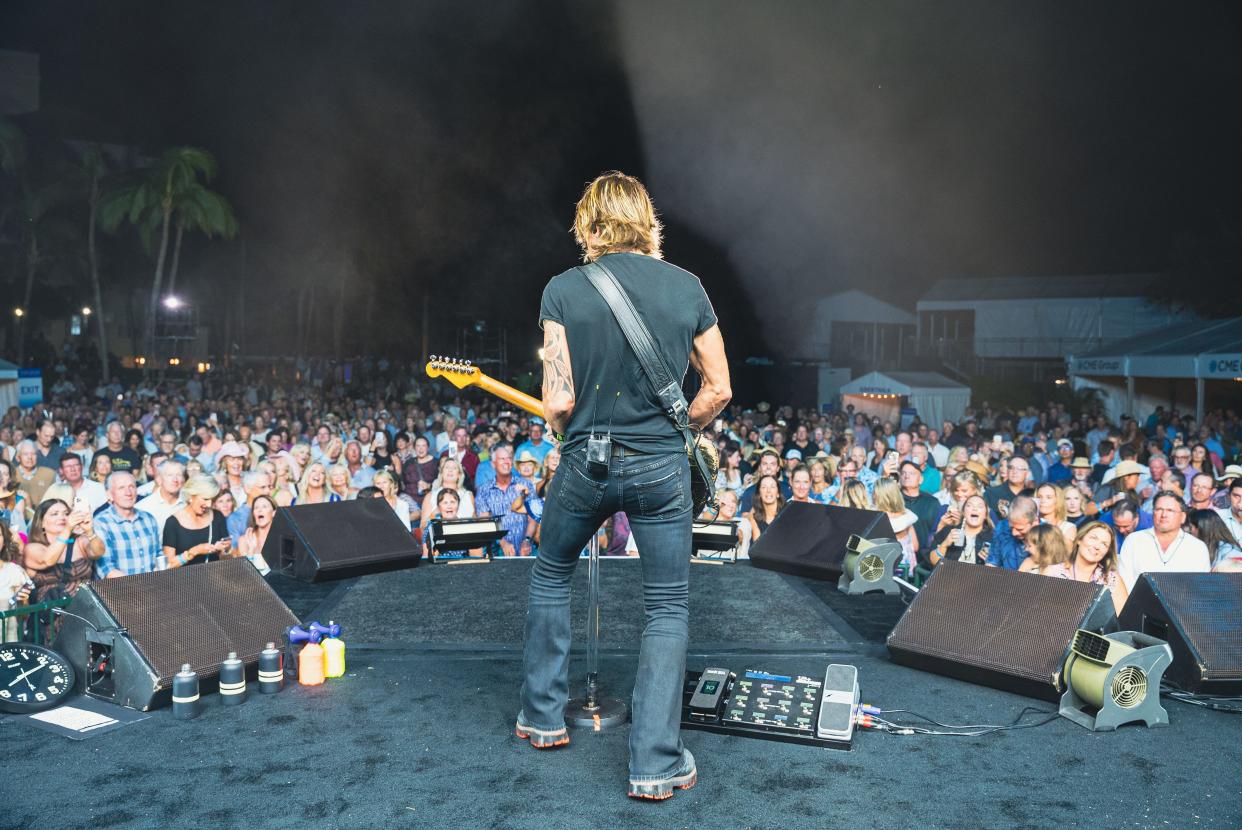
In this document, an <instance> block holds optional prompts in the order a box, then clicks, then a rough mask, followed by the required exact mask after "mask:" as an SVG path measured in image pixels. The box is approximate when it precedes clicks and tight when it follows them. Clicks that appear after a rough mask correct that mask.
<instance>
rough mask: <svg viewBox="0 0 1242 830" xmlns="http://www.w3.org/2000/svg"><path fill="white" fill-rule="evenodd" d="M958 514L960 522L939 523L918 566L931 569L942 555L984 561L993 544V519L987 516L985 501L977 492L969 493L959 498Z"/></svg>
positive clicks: (959, 560) (920, 557)
mask: <svg viewBox="0 0 1242 830" xmlns="http://www.w3.org/2000/svg"><path fill="white" fill-rule="evenodd" d="M961 517H962V518H961V521H960V523H958V524H956V525H942V526H941V528H940V530H938V531H936V536H935V538H934V539H933V540H932V546H931V547H930V548H929V549H928V550H927V553H926V555H923V554H922V553H921V552H920V555H919V566H920V567H922V568H925V569H927V570H931V569H932V568H934V567H935V566H936V565H938V564H940V560H941V559H952V560H954V561H957V562H967V563H971V564H980V565H982V564H984V563H986V562H987V558H988V550H989V548H990V547H991V544H992V521H991V519H990V518H989V517H988V504H987V501H986V500H985V499H984V498H983V496H980V495H978V494H975V495H971V496H968V497H967V498H966V500H965V501H963V502H962V508H961Z"/></svg>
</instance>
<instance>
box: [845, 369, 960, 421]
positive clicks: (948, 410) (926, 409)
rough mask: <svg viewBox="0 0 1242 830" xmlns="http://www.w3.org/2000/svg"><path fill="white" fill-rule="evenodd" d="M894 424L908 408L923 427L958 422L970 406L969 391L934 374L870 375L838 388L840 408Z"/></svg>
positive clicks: (952, 381)
mask: <svg viewBox="0 0 1242 830" xmlns="http://www.w3.org/2000/svg"><path fill="white" fill-rule="evenodd" d="M849 404H853V405H854V411H855V412H863V413H865V414H867V415H878V416H879V417H881V418H883V419H885V420H891V421H893V422H894V423H897V421H898V419H899V417H900V415H901V409H902V407H910V408H912V409H914V410H916V411H917V412H918V416H919V418H920V419H922V421H923V422H924V423H926V424H933V425H935V426H939V425H940V422H941V421H960V420H961V418H962V416H963V415H964V414H965V413H966V407H968V406H970V387H969V386H963V385H962V384H960V383H958V382H957V381H955V380H953V379H951V378H947V377H945V376H944V375H941V374H938V373H936V372H870V373H868V374H866V375H863V376H862V377H860V378H855V379H854V380H852V381H850V382H849V383H847V384H845V385H844V386H842V387H841V406H842V407H845V406H847V405H849Z"/></svg>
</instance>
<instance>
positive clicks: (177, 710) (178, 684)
mask: <svg viewBox="0 0 1242 830" xmlns="http://www.w3.org/2000/svg"><path fill="white" fill-rule="evenodd" d="M172 705H173V717H174V718H176V719H177V720H192V719H194V718H197V717H198V716H199V714H200V713H201V712H202V704H201V702H200V701H199V699H198V673H197V672H195V671H194V669H192V668H190V664H189V663H184V664H182V666H181V671H179V672H177V673H176V674H175V675H173V688H172Z"/></svg>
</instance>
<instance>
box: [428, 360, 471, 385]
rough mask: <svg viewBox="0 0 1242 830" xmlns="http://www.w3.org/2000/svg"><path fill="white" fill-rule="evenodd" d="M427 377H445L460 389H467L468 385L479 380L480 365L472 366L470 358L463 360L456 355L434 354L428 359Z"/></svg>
mask: <svg viewBox="0 0 1242 830" xmlns="http://www.w3.org/2000/svg"><path fill="white" fill-rule="evenodd" d="M426 369H427V377H429V378H444V379H445V380H447V381H448V382H449V383H451V384H453V385H454V386H456V387H457V388H458V389H465V388H466V387H467V386H473V385H474V384H475V383H477V382H478V379H479V375H480V374H481V372H479V367H478V366H471V365H470V361H469V360H462V359H460V358H455V357H444V356H442V355H441V356H438V357H437V356H436V355H432V356H431V359H430V360H428V361H427V367H426Z"/></svg>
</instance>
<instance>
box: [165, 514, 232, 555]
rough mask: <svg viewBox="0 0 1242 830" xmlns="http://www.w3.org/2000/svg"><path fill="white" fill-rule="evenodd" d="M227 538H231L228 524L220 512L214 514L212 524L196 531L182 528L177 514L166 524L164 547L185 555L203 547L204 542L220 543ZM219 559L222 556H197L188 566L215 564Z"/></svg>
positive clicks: (170, 517)
mask: <svg viewBox="0 0 1242 830" xmlns="http://www.w3.org/2000/svg"><path fill="white" fill-rule="evenodd" d="M227 538H229V527H228V522H227V521H225V518H224V514H223V513H220V512H218V511H213V512H212V517H211V524H209V525H208V526H207V527H200V528H198V529H195V530H192V529H190V528H188V527H184V526H182V524H181V522H180V521H179V520H178V519H177V516H176V515H175V514H174V515H172V516H169V517H168V521H166V522H164V547H166V548H172V549H173V552H174V554H182V553H185V552H186V551H187V550H189V549H190V548H192V547H194V546H195V545H201V544H203V543H204V542H219V541H220V540H221V539H227ZM219 558H220V554H218V553H212V554H208V555H207V556H196V557H194V558H193V559H191V560H190V561H189V562H188V563H187V564H190V565H196V564H198V563H200V562H215V561H216V560H217V559H219Z"/></svg>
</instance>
